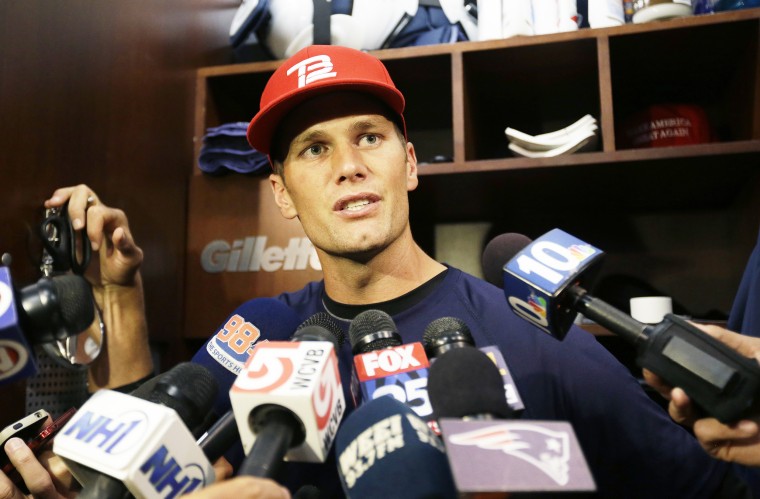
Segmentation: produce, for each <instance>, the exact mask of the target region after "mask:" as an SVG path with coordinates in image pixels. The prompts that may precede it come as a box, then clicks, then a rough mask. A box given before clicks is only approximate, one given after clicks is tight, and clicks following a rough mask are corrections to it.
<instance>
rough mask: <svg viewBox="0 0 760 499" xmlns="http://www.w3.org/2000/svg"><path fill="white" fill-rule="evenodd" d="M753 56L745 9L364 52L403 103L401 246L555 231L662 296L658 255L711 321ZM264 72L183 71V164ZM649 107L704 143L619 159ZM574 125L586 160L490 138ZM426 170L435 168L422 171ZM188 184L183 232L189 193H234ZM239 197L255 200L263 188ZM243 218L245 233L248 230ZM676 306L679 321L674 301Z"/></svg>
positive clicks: (737, 267)
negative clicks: (630, 127)
mask: <svg viewBox="0 0 760 499" xmlns="http://www.w3.org/2000/svg"><path fill="white" fill-rule="evenodd" d="M759 45H760V9H747V10H741V11H734V12H727V13H721V14H715V15H708V16H695V17H690V18H681V19H674V20H669V21H662V22H655V23H649V24H642V25H625V26H620V27H615V28H605V29H593V30H592V29H586V30H581V31H577V32H569V33H560V34H554V35H542V36H534V37H519V38H510V39H505V40H493V41H487V42H465V43H457V44H451V45H435V46H425V47H408V48H402V49H393V50H383V51H377V52H375V54H376V55H377V56H378V57H379V58H381V59H382V60H383V61H384V62H385V63H386V65H387V67H388V69H389V71H390V73H391V76H392V78H393V79H394V82H395V83H396V85H397V86H398V87H399V88H400V89H401V90H402V92H403V93H404V94H405V96H406V100H407V108H406V110H405V119H406V123H407V128H408V134H409V137H410V140H411V141H412V142H413V143H414V144H415V147H416V151H417V155H418V159H419V160H420V161H422V162H423V164H421V166H420V175H421V176H422V177H423V178H422V179H421V181H420V187H419V188H418V190H417V191H415V192H414V193H412V195H411V203H412V225H413V231H414V233H415V237H416V238H417V239H418V241H419V242H420V244H421V245H422V246H423V247H424V248H425V249H426V250H429V251H431V252H433V251H434V247H435V240H434V234H433V232H434V227H435V225H436V224H442V223H454V222H455V223H467V222H472V221H489V222H493V225H494V228H495V230H497V229H500V228H501V229H502V231H503V232H508V231H512V232H522V233H524V234H527V235H528V236H530V237H537V236H538V235H540V234H542V233H543V232H546V231H547V230H549V229H551V228H553V227H561V228H563V229H565V230H567V231H568V232H571V233H573V234H575V235H577V236H578V237H580V238H582V239H584V240H587V241H589V242H591V243H592V244H594V245H596V246H598V247H600V248H602V249H605V250H609V253H610V256H611V257H612V258H611V260H612V268H611V269H610V270H609V272H610V273H613V272H618V271H619V270H620V269H624V268H626V264H625V263H622V262H623V260H624V259H625V258H629V259H631V257H633V260H635V262H634V263H633V264H631V265H629V266H628V267H629V268H630V270H631V271H632V272H633V273H635V274H637V275H639V276H640V277H642V278H644V279H654V280H655V281H657V279H658V278H662V279H661V282H665V283H668V282H671V281H672V282H675V281H676V280H677V278H678V277H679V276H674V275H669V274H668V271H667V270H666V263H668V262H664V261H662V259H663V255H666V256H667V257H668V258H671V259H673V261H672V262H670V263H673V264H674V265H676V266H677V265H678V262H675V259H676V257H677V255H678V253H679V251H681V250H682V249H683V248H684V247H685V248H686V249H685V250H684V252H685V256H684V258H685V260H688V261H689V267H690V268H691V269H692V272H693V273H695V272H698V271H702V270H700V269H703V268H704V267H705V265H711V264H710V262H714V266H723V267H724V268H723V270H722V271H721V273H720V274H719V275H718V276H717V277H716V278H715V279H713V280H712V281H710V280H709V278H708V276H705V281H706V282H713V283H717V284H714V285H713V286H711V287H710V286H708V289H705V290H704V291H699V292H702V293H706V294H707V296H704V297H702V298H704V300H705V301H710V300H712V302H716V307H718V308H720V309H722V310H725V308H726V305H725V304H726V303H730V300H731V297H732V296H730V295H731V292H732V289H731V286H732V283H733V284H735V283H738V277H737V276H738V275H740V273H741V271H742V269H743V266H744V263H745V261H746V259H745V258H746V256H747V255H748V254H749V250H750V249H751V247H752V245H753V244H754V241H755V240H756V235H757V229H758V224H759V223H760V215H758V214H759V213H760V201H758V199H760V48H759ZM279 64H280V61H269V62H263V63H248V64H236V65H229V66H215V67H208V68H201V69H199V70H198V72H197V95H196V121H195V147H196V157H197V155H198V153H199V151H200V147H201V142H202V137H203V135H204V133H205V130H206V129H207V128H208V127H211V126H216V125H219V124H221V123H225V122H232V121H249V120H250V118H251V117H252V116H253V115H254V114H255V113H256V111H257V110H258V100H259V96H260V93H261V90H262V89H263V87H264V85H265V83H266V81H267V79H268V77H269V76H270V75H271V73H272V72H273V71H274V70H275V69H276V68H277V66H278V65H279ZM663 102H678V103H691V104H696V105H699V106H700V107H702V108H703V109H704V110H705V112H706V114H707V116H708V119H709V120H710V123H711V125H712V127H713V129H714V131H715V134H716V140H715V141H714V142H712V143H707V144H699V145H690V146H681V147H668V148H648V149H643V148H642V149H623V148H621V147H620V146H619V145H618V144H617V141H616V133H617V132H619V130H620V127H621V125H622V123H623V122H624V120H625V119H626V118H627V117H628V116H629V115H630V114H631V113H633V112H635V111H637V110H638V109H641V108H642V107H645V106H648V105H651V104H657V103H663ZM587 113H590V114H592V115H594V116H595V117H596V118H597V120H598V122H599V125H600V140H599V144H598V150H596V151H591V152H583V153H577V154H573V155H569V156H563V157H558V158H545V159H528V158H520V157H513V156H512V155H511V154H510V152H509V150H508V147H507V146H508V142H507V140H506V137H505V136H504V129H505V128H506V127H507V126H511V127H514V128H517V129H519V130H523V131H525V132H527V133H531V134H538V133H543V132H547V131H552V130H555V129H557V128H561V127H563V126H566V125H568V124H570V123H572V122H573V121H575V120H576V119H578V118H580V117H581V116H582V115H584V114H587ZM440 157H444V158H447V159H445V160H444V161H442V162H440V161H438V162H432V160H433V159H434V158H440ZM192 182H194V183H195V186H194V187H192V186H191V187H192V188H191V193H190V216H189V225H190V227H191V228H194V227H197V226H198V221H197V217H198V216H201V215H200V213H201V212H202V207H201V206H200V205H199V204H198V203H199V202H200V201H199V200H200V199H201V198H204V196H203V195H201V194H199V192H200V191H204V190H206V191H207V190H213V191H214V192H219V193H224V192H225V191H226V190H232V189H235V187H234V184H239V182H240V180H239V177H235V176H232V175H230V176H226V177H220V178H204V175H203V174H202V173H201V172H200V170H199V169H198V168H197V166H195V167H194V168H193V178H192ZM246 182H249V183H252V184H254V183H256V182H259V183H261V184H262V185H263V184H264V183H266V180H265V179H264V178H261V179H259V180H255V179H246ZM199 184H203V185H202V186H201V185H199ZM267 188H268V187H266V186H264V187H261V189H260V190H259V195H260V196H263V197H266V194H265V191H266V189H267ZM206 198H208V196H205V198H204V199H206ZM235 209H238V210H240V209H242V208H241V207H240V206H235V205H234V204H231V205H230V211H231V214H230V216H234V213H232V212H233V211H234V210H235ZM245 216H247V217H250V218H251V219H254V218H255V217H256V214H255V213H252V212H246V215H245ZM681 218H683V220H685V224H686V225H689V226H690V227H691V228H694V229H695V231H694V233H693V234H691V235H689V232H688V230H687V229H688V228H689V227H678V221H679V220H680V219H681ZM642 220H644V221H643V222H642ZM663 220H664V221H663ZM236 223H237V222H236ZM237 225H241V224H240V223H237ZM642 225H644V226H645V227H644V228H643V229H642ZM712 226H715V227H716V228H718V229H719V230H718V232H719V233H715V238H716V239H720V240H719V241H717V240H710V239H711V237H710V236H709V235H706V234H712V233H714V232H715V231H712V232H710V231H709V230H708V229H709V228H710V227H712ZM674 227H675V229H674ZM639 231H642V233H639ZM705 231H707V232H705ZM643 232H646V233H647V234H658V233H662V234H664V235H665V239H668V238H669V237H671V236H672V238H673V240H672V241H669V242H668V243H667V244H665V241H659V246H658V242H657V241H655V242H653V241H652V239H651V236H650V235H646V234H643ZM232 237H236V236H229V238H232ZM689 238H692V239H691V240H689ZM201 243H202V241H201V242H194V243H193V242H191V243H190V244H191V245H193V244H195V246H196V247H195V248H190V249H191V251H190V253H191V254H190V257H189V258H188V270H189V275H191V279H190V282H189V285H190V286H191V287H192V286H193V279H192V272H193V270H192V269H193V266H195V267H197V266H198V261H197V255H196V254H195V253H197V252H198V247H197V246H198V245H199V244H201ZM718 245H722V246H720V248H722V249H719V250H716V251H717V254H715V252H712V253H711V251H709V250H708V249H709V248H712V247H714V246H718ZM650 257H651V258H650ZM194 258H195V260H194ZM648 258H649V260H648ZM716 258H717V259H718V260H720V261H716V260H715V259H716ZM687 270H688V269H687ZM709 271H710V272H715V268H712V267H711V268H710V269H709ZM305 277H308V278H312V277H313V274H310V275H309V276H305ZM305 280H307V279H306V278H303V279H301V281H305ZM682 280H683V279H682ZM241 282H242V280H241ZM298 282H299V278H298V277H297V276H295V277H293V279H290V280H288V281H287V282H285V281H282V280H279V281H277V284H276V286H281V287H282V288H283V289H292V288H294V287H296V286H297V284H298ZM273 285H274V284H273ZM697 285H699V286H702V284H697ZM203 286H204V287H207V286H208V281H204V284H203ZM225 286H226V287H225V291H224V292H223V294H225V296H226V299H228V300H229V302H230V303H231V304H232V305H231V306H230V307H228V308H227V310H229V309H231V308H232V307H234V306H235V305H236V304H237V303H239V301H240V297H241V296H247V297H248V298H250V297H252V296H256V293H264V294H266V293H269V294H274V292H277V291H278V290H277V289H275V288H270V287H263V288H262V287H259V288H255V289H253V290H251V289H250V287H246V289H245V290H244V291H242V290H241V291H240V293H229V292H227V291H229V284H227V285H225ZM236 286H238V284H236ZM240 286H242V285H240ZM694 286H695V283H694V281H688V280H686V282H683V283H682V284H674V287H672V288H669V289H665V291H667V292H668V293H669V294H672V295H674V296H678V295H679V293H683V294H684V295H685V296H688V295H689V294H694V293H697V291H694V290H693V289H692V288H693V287H694ZM298 287H300V285H298ZM280 290H281V289H280ZM206 291H207V289H206ZM198 292H200V291H194V290H193V289H190V290H189V291H188V293H189V294H192V293H198ZM244 293H245V294H244ZM252 293H253V294H252ZM702 298H700V299H692V300H691V301H692V302H695V303H696V302H700V301H701V300H702ZM234 300H237V302H235V301H234ZM684 301H686V302H687V303H686V304H687V305H689V303H688V302H689V299H685V300H684ZM188 303H189V306H191V305H192V303H190V302H188ZM193 303H197V300H196V302H193ZM694 308H699V306H697V305H694ZM702 308H704V307H702ZM701 311H702V310H691V312H694V313H697V314H698V313H699V312H701ZM217 314H218V313H217ZM220 319H221V318H220ZM198 334H200V333H198ZM188 335H189V336H193V335H194V333H192V332H188Z"/></svg>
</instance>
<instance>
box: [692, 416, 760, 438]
mask: <svg viewBox="0 0 760 499" xmlns="http://www.w3.org/2000/svg"><path fill="white" fill-rule="evenodd" d="M759 433H760V427H758V425H757V423H756V422H755V421H752V420H749V419H745V420H742V421H739V422H737V423H735V424H732V425H725V424H723V423H721V422H720V421H718V420H717V419H715V418H703V419H700V420H698V421H696V422H695V423H694V434H695V435H697V437H698V438H699V439H700V440H703V441H704V442H708V443H715V442H721V441H723V440H729V439H731V440H733V439H744V438H752V437H755V436H757V435H758V434H759Z"/></svg>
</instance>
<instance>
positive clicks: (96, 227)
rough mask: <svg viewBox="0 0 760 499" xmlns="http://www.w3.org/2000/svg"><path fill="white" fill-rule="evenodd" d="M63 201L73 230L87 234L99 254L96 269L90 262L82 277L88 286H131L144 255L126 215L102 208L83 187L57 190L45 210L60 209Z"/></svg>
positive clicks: (100, 203) (84, 186) (120, 211)
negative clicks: (133, 236) (66, 204)
mask: <svg viewBox="0 0 760 499" xmlns="http://www.w3.org/2000/svg"><path fill="white" fill-rule="evenodd" d="M66 201H68V202H69V205H68V211H69V218H70V220H71V225H72V227H73V228H74V230H75V231H77V232H79V231H82V230H85V231H86V233H87V236H88V237H89V238H90V243H91V246H92V251H93V252H96V253H97V254H98V263H99V265H93V264H94V263H95V262H91V264H90V267H89V268H88V269H87V272H86V274H85V275H86V277H87V280H88V281H90V284H92V286H93V287H95V288H106V287H108V286H112V285H116V286H132V285H134V284H135V279H136V278H137V277H138V275H139V274H138V271H139V269H140V265H141V264H142V261H143V252H142V249H140V248H139V247H138V246H137V245H136V244H135V241H134V239H133V238H132V233H131V232H130V230H129V223H128V220H127V216H126V214H125V213H124V212H123V211H122V210H120V209H117V208H111V207H109V206H107V205H106V204H104V203H103V202H102V201H101V200H100V199H99V198H98V196H97V194H95V192H94V191H93V190H92V189H90V188H89V187H88V186H86V185H84V184H81V185H77V186H74V187H62V188H60V189H56V191H55V192H54V193H53V195H52V196H51V197H50V199H48V200H47V201H45V208H53V207H59V208H60V207H61V206H63V205H64V204H65V203H66Z"/></svg>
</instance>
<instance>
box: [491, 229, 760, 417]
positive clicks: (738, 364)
mask: <svg viewBox="0 0 760 499" xmlns="http://www.w3.org/2000/svg"><path fill="white" fill-rule="evenodd" d="M602 255H603V253H602V252H601V250H599V249H597V248H595V247H593V246H591V245H589V244H587V243H585V242H583V241H581V240H580V239H577V238H576V237H574V236H571V235H570V234H567V233H566V232H563V231H561V230H559V229H554V230H552V231H550V232H548V233H546V234H544V235H543V236H541V237H540V238H539V239H537V240H536V241H534V242H532V243H531V244H530V245H529V246H528V247H526V248H525V249H523V250H522V251H521V252H520V253H518V254H517V255H516V256H515V257H514V258H513V259H512V260H510V261H509V262H507V263H506V264H505V265H504V283H505V284H504V294H505V296H506V298H507V302H508V303H509V304H510V306H511V307H512V310H513V311H514V312H515V313H517V315H518V316H520V317H522V318H523V319H525V320H528V321H530V322H532V323H533V324H535V325H537V326H538V327H540V328H541V329H543V330H544V331H546V332H548V333H549V334H551V335H552V336H554V337H556V338H559V339H560V340H561V339H563V338H564V336H565V334H566V333H567V331H568V329H569V328H570V326H571V325H572V322H573V319H574V317H575V315H576V313H577V312H580V313H582V314H583V315H584V316H586V317H588V318H590V319H592V320H594V321H595V322H597V323H598V324H600V325H602V326H604V327H606V328H607V329H609V330H610V331H612V332H613V333H615V334H616V335H618V336H620V337H621V338H623V339H624V340H626V341H627V342H629V343H631V344H632V345H633V346H634V347H635V348H636V363H637V364H638V365H639V366H640V367H643V368H646V369H649V370H650V371H652V372H653V373H655V374H657V375H658V376H660V377H661V378H662V379H663V380H665V381H666V382H667V383H669V384H670V385H672V386H678V387H680V388H682V389H683V390H684V391H685V392H686V394H687V395H688V396H689V398H690V399H691V400H692V401H693V402H694V404H695V406H696V407H697V408H698V409H699V410H701V411H702V412H703V413H705V414H707V415H710V416H713V417H715V418H717V419H718V420H720V421H721V422H723V423H727V424H730V423H732V422H734V421H737V420H739V419H742V418H746V417H752V416H755V415H757V414H758V411H759V409H760V366H758V365H757V362H755V361H754V360H752V359H748V358H746V357H744V356H742V355H740V354H739V353H738V352H736V351H735V350H733V349H732V348H730V347H728V346H726V345H725V344H723V343H721V342H720V341H718V340H716V339H715V338H713V337H711V336H709V335H708V334H706V333H704V332H703V331H701V330H700V329H698V328H697V327H695V326H694V325H692V324H689V323H688V322H687V321H685V320H683V319H681V318H680V317H677V316H675V315H673V314H668V315H666V316H665V318H664V319H663V320H662V322H660V323H659V324H655V325H647V324H643V323H641V322H639V321H637V320H636V319H634V318H633V317H631V316H630V315H628V314H626V313H624V312H622V311H620V310H618V309H616V308H614V307H612V306H611V305H609V304H607V303H605V302H603V301H602V300H600V299H598V298H594V297H593V296H591V295H590V294H589V293H588V292H587V291H586V289H585V288H584V282H587V281H590V280H591V276H592V274H593V272H594V271H595V268H594V264H595V263H596V262H598V261H599V258H600V257H601V256H602Z"/></svg>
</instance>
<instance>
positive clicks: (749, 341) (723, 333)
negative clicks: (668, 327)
mask: <svg viewBox="0 0 760 499" xmlns="http://www.w3.org/2000/svg"><path fill="white" fill-rule="evenodd" d="M694 325H695V326H696V327H698V328H699V329H701V330H702V331H704V332H706V333H707V334H709V335H710V336H712V337H713V338H715V339H716V340H718V341H721V342H723V343H725V344H726V345H728V346H729V347H731V348H733V349H734V350H736V351H737V352H739V353H740V354H742V355H744V356H745V357H750V358H754V357H755V355H756V354H757V353H758V352H760V338H753V337H751V336H746V335H743V334H739V333H734V332H733V331H729V330H728V329H725V328H722V327H719V326H715V325H712V324H696V323H694Z"/></svg>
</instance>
